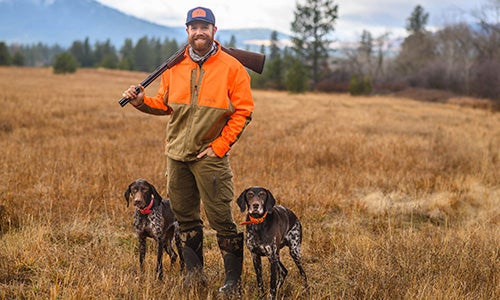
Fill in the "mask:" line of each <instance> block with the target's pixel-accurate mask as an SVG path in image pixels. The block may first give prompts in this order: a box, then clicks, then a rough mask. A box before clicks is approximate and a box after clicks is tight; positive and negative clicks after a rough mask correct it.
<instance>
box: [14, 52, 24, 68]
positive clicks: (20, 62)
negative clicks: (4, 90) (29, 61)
mask: <svg viewBox="0 0 500 300" xmlns="http://www.w3.org/2000/svg"><path fill="white" fill-rule="evenodd" d="M12 64H13V65H14V66H24V55H23V54H22V53H21V51H16V53H14V55H13V56H12Z"/></svg>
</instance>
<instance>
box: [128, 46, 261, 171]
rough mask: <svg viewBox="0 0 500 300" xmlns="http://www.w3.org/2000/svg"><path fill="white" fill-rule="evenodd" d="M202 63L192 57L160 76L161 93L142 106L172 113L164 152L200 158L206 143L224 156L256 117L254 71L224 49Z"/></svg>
mask: <svg viewBox="0 0 500 300" xmlns="http://www.w3.org/2000/svg"><path fill="white" fill-rule="evenodd" d="M217 44H218V50H217V52H216V53H215V54H214V55H212V56H211V57H209V58H208V59H207V61H205V62H204V63H203V65H202V66H201V67H200V66H199V65H198V64H197V63H195V62H194V61H193V60H191V58H190V57H189V53H188V49H187V48H186V52H185V53H184V59H183V60H182V61H181V62H180V63H178V64H177V65H175V66H174V67H172V68H170V69H168V70H166V71H165V72H164V73H163V74H162V76H161V83H160V88H159V90H158V93H157V95H156V96H154V97H149V96H145V97H144V104H142V105H140V106H139V107H137V108H138V109H139V110H141V111H144V112H147V113H151V114H157V115H165V114H170V115H171V116H170V120H169V122H168V126H167V138H166V149H165V152H166V155H167V156H168V157H170V158H172V159H175V160H180V161H192V160H196V155H197V154H198V153H200V152H201V151H203V150H205V149H206V148H208V147H212V149H213V151H214V152H215V154H216V155H217V156H219V157H223V156H224V155H226V153H227V152H228V151H229V150H230V149H231V146H232V145H233V144H234V143H235V142H236V141H237V140H238V138H239V137H240V135H241V134H242V133H243V130H244V129H245V128H246V126H247V125H248V123H249V122H250V120H251V118H252V113H253V109H254V103H253V98H252V93H251V90H250V76H249V74H248V72H247V70H246V69H245V68H244V67H243V65H241V64H240V63H239V62H238V61H237V60H236V59H235V58H234V57H232V56H231V55H229V54H227V53H225V52H224V51H222V50H221V47H220V44H219V43H218V42H217Z"/></svg>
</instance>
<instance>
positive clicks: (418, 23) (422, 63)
mask: <svg viewBox="0 0 500 300" xmlns="http://www.w3.org/2000/svg"><path fill="white" fill-rule="evenodd" d="M428 18H429V14H428V13H426V12H425V11H424V9H423V8H422V6H420V5H417V6H416V7H415V8H414V10H413V12H412V13H411V15H410V17H409V18H408V19H407V26H406V30H407V31H408V34H409V35H408V36H407V37H406V38H405V40H404V41H403V43H402V45H401V51H400V52H399V54H398V57H397V65H398V69H399V71H400V72H401V73H402V75H408V76H409V77H413V78H416V77H415V76H417V73H418V72H419V71H421V70H423V68H425V67H426V66H428V65H429V64H431V63H432V61H433V60H434V59H435V48H436V46H435V44H436V43H435V41H434V39H433V36H432V34H431V33H429V32H427V31H426V30H425V25H426V24H427V19H428ZM419 80H420V79H419ZM419 80H417V81H419ZM410 81H412V82H410V84H411V85H418V84H420V83H418V82H417V81H415V80H414V79H410Z"/></svg>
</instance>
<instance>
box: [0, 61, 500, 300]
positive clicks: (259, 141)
mask: <svg viewBox="0 0 500 300" xmlns="http://www.w3.org/2000/svg"><path fill="white" fill-rule="evenodd" d="M145 76H146V74H143V73H132V72H122V71H109V70H85V69H80V70H78V72H77V73H76V74H71V75H64V76H63V75H54V74H52V70H51V69H43V68H39V69H32V68H0V90H1V91H2V92H1V94H0V100H1V103H2V110H1V112H0V138H1V140H0V143H1V144H0V145H1V149H2V156H1V158H0V162H1V166H2V171H1V172H2V173H1V178H2V184H1V185H0V298H1V299H15V298H21V299H160V298H162V299H192V298H193V297H194V298H196V297H198V298H203V299H205V298H206V299H213V298H216V294H217V293H216V290H217V288H218V287H219V286H220V285H221V284H222V281H223V279H224V278H223V271H222V270H223V266H222V260H221V258H220V253H219V250H218V247H217V243H216V240H215V234H214V232H213V231H212V230H210V229H209V228H207V230H206V236H205V253H206V266H205V269H206V272H207V275H208V278H209V288H208V290H207V291H206V294H204V295H187V294H186V292H185V291H183V290H182V288H181V278H180V277H179V275H178V266H174V267H173V268H170V267H169V266H168V265H169V262H168V258H165V265H166V266H167V267H166V270H165V273H166V276H165V279H164V281H163V282H157V281H155V280H154V274H153V272H154V256H155V255H154V249H153V248H154V247H153V244H152V243H149V248H148V254H147V260H146V266H147V268H146V273H145V274H144V275H140V274H139V272H138V257H137V255H138V254H137V244H136V239H135V235H134V233H133V229H132V214H133V209H132V208H130V207H129V208H126V206H125V201H124V199H123V192H124V190H125V188H126V187H127V186H128V184H129V182H130V181H132V180H133V179H135V178H139V177H142V178H146V179H148V180H149V181H151V182H152V183H154V184H155V185H156V186H157V187H158V188H159V190H160V191H162V194H165V192H164V191H165V178H164V157H163V138H164V135H165V132H164V131H165V125H166V122H167V118H168V117H155V116H149V115H145V114H142V113H139V112H137V111H136V110H135V109H133V108H132V107H130V106H127V107H125V108H120V106H119V105H118V103H117V102H118V100H119V99H118V98H119V97H120V95H121V92H122V90H124V89H125V88H126V87H127V86H129V85H130V84H133V83H136V82H140V81H141V80H142V79H143V78H144V77H145ZM156 84H157V83H154V84H153V85H152V86H151V87H149V88H148V93H154V92H156V88H157V85H156ZM254 96H255V102H256V110H255V114H254V120H253V122H252V123H251V124H250V126H249V127H248V129H247V131H246V132H245V134H244V135H243V137H242V139H241V141H239V142H238V143H237V144H236V145H235V146H234V150H233V151H232V153H231V163H232V166H233V171H234V173H235V184H236V191H237V193H239V192H241V191H242V190H243V189H244V188H246V187H248V186H250V185H263V186H266V187H268V188H269V189H270V190H271V191H272V192H273V193H274V195H275V197H276V198H277V200H278V202H279V203H280V204H283V205H285V206H287V207H289V208H291V209H292V210H294V211H295V212H296V213H297V214H298V215H299V217H300V219H301V220H302V223H303V225H304V241H303V258H304V264H305V269H306V272H307V274H308V277H309V281H310V286H311V299H495V298H499V297H500V288H499V287H500V231H499V225H500V162H499V158H500V115H499V114H498V113H492V112H491V111H488V110H482V109H473V108H469V107H462V106H460V105H456V104H453V103H452V102H450V103H448V104H437V103H424V102H417V101H412V100H410V99H404V98H391V97H351V96H348V95H339V94H334V95H332V94H312V93H309V94H304V95H289V94H287V93H278V92H264V91H255V92H254ZM234 213H235V217H236V219H237V221H238V222H239V221H242V220H243V218H244V216H243V215H242V214H241V213H240V212H239V211H238V209H237V207H236V205H234ZM241 229H243V228H241ZM245 255H246V256H245V261H244V273H243V280H244V298H245V299H254V298H256V292H255V290H256V283H255V274H254V271H253V267H252V263H251V259H250V258H249V255H248V251H247V250H245ZM282 257H283V261H284V264H285V266H287V268H288V270H289V276H288V278H287V280H286V282H285V285H284V286H283V288H282V289H281V291H280V292H281V293H280V297H281V298H283V299H301V298H305V297H304V296H303V294H302V290H301V281H300V276H299V275H298V271H297V269H296V268H295V266H294V265H293V262H292V261H291V259H290V257H289V255H288V253H287V251H286V250H285V251H283V253H282ZM267 267H268V264H267V262H266V261H265V263H264V269H265V270H266V269H267ZM264 275H265V276H266V278H265V282H266V285H268V277H267V276H268V273H267V270H266V273H265V274H264Z"/></svg>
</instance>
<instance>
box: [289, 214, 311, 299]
mask: <svg viewBox="0 0 500 300" xmlns="http://www.w3.org/2000/svg"><path fill="white" fill-rule="evenodd" d="M290 232H291V233H292V234H291V235H290V238H289V243H290V256H291V257H292V258H293V261H294V262H295V265H297V268H298V269H299V272H300V276H301V277H302V280H303V284H304V289H305V290H306V291H307V292H308V291H309V285H308V284H307V276H306V272H305V271H304V268H303V267H302V259H301V256H300V248H301V241H302V234H301V233H302V231H301V226H300V223H297V224H296V225H295V226H294V227H293V228H292V230H291V231H290Z"/></svg>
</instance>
